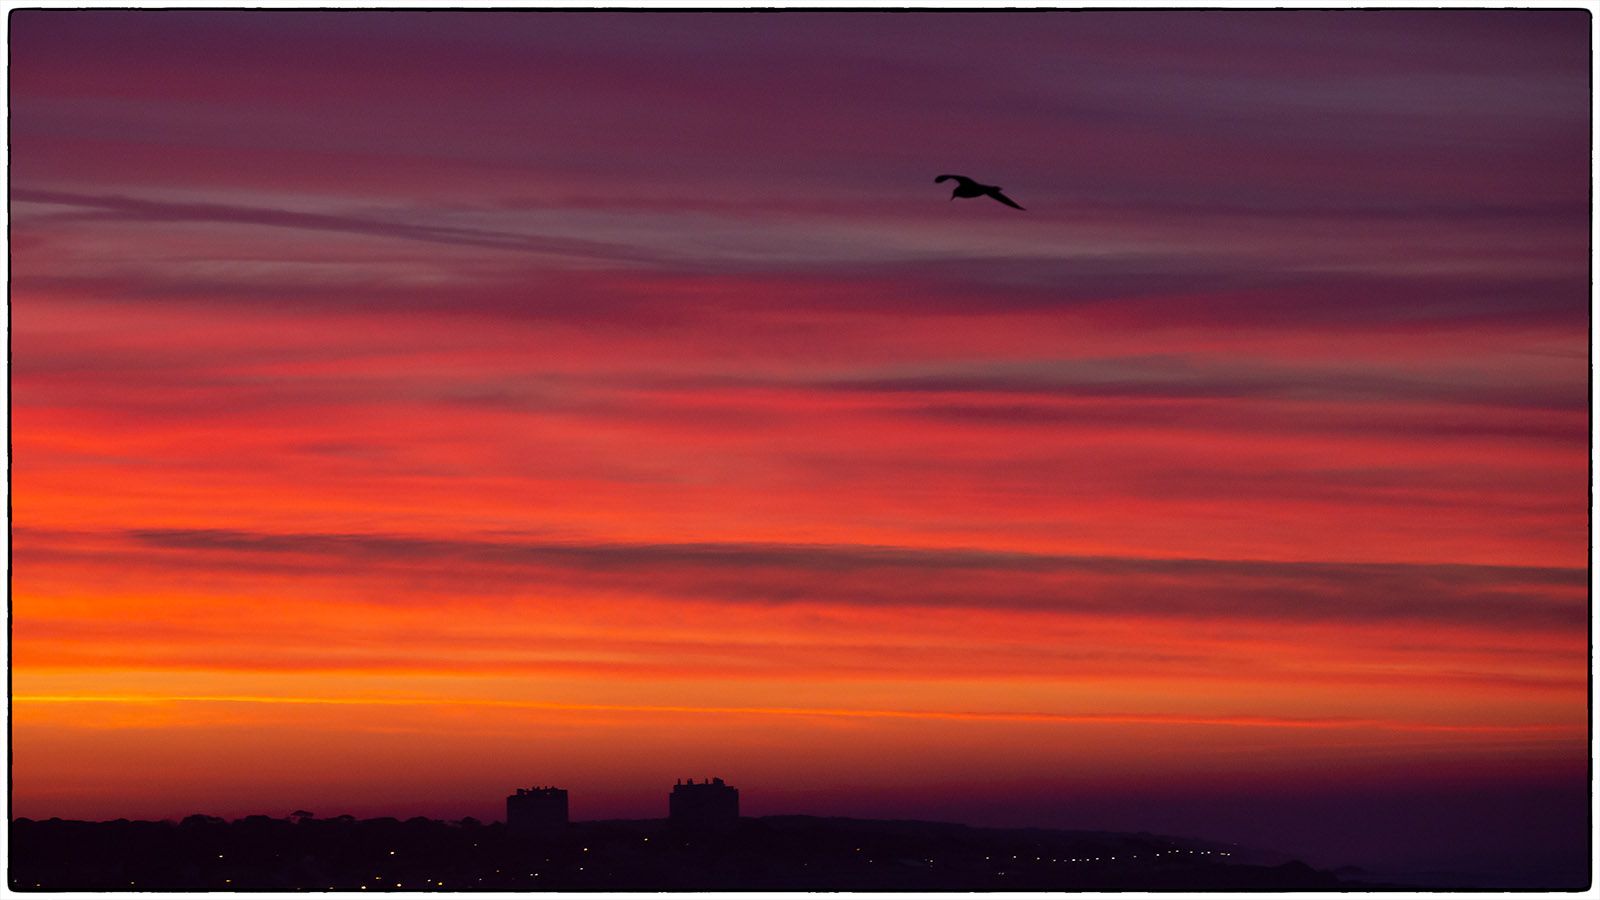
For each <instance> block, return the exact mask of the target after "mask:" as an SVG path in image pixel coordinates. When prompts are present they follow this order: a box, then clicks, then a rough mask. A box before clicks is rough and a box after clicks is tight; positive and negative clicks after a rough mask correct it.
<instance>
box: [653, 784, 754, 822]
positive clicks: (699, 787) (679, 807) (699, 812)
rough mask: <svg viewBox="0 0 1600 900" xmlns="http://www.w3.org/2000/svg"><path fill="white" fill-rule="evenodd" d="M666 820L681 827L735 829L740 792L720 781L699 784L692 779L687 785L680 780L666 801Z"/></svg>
mask: <svg viewBox="0 0 1600 900" xmlns="http://www.w3.org/2000/svg"><path fill="white" fill-rule="evenodd" d="M667 821H668V822H670V823H671V824H672V825H673V826H675V827H680V828H693V829H700V830H707V829H710V830H720V829H726V828H732V827H733V826H734V825H736V824H738V822H739V789H738V788H734V787H729V786H728V785H727V784H725V783H723V781H722V779H721V778H713V779H711V780H710V781H702V782H701V783H699V784H695V782H694V779H693V778H691V779H689V780H688V782H687V783H685V782H682V781H680V782H678V783H677V784H675V785H673V786H672V796H671V797H669V798H668V800H667Z"/></svg>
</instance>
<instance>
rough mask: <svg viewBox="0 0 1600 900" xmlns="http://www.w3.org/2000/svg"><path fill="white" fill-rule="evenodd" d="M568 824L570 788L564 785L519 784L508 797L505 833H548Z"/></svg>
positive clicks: (519, 834) (516, 834) (524, 834)
mask: <svg viewBox="0 0 1600 900" xmlns="http://www.w3.org/2000/svg"><path fill="white" fill-rule="evenodd" d="M566 827H567V792H566V790H565V789H563V788H555V787H536V788H517V792H516V793H515V794H512V795H511V796H509V797H507V798H506V833H508V834H511V835H513V836H523V837H525V836H527V835H537V834H549V833H550V832H553V831H560V830H562V829H564V828H566Z"/></svg>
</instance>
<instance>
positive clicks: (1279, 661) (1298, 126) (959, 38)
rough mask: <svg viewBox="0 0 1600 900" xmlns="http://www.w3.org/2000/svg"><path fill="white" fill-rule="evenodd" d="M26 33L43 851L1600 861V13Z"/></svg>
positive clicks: (30, 756)
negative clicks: (252, 818)
mask: <svg viewBox="0 0 1600 900" xmlns="http://www.w3.org/2000/svg"><path fill="white" fill-rule="evenodd" d="M10 23H11V24H10V42H11V43H10V52H11V67H10V85H11V95H10V114H11V120H10V141H11V156H10V162H11V181H10V184H11V189H10V211H11V254H12V256H11V279H12V281H11V306H10V313H11V343H12V367H11V404H12V405H11V427H12V434H11V439H12V451H13V468H12V495H11V502H12V513H13V518H12V535H11V537H12V548H13V584H12V614H13V629H12V640H13V642H12V661H13V670H12V677H13V682H12V687H13V696H12V703H13V706H12V712H13V728H14V730H13V745H12V746H13V751H14V754H15V756H14V767H13V772H12V774H13V779H14V781H13V794H12V802H13V814H14V815H19V816H30V817H48V816H52V815H59V816H63V817H81V818H114V817H117V816H127V817H130V818H138V817H164V816H181V815H185V814H188V813H193V812H208V813H213V814H219V815H227V816H236V815H246V814H251V813H258V812H266V813H269V814H273V815H281V814H284V813H287V812H288V811H289V810H291V809H295V808H306V809H311V810H313V811H316V812H318V813H323V814H327V815H333V814H338V813H342V812H351V813H357V814H364V815H382V814H388V815H398V816H402V817H404V816H409V815H435V816H444V817H459V816H462V815H475V816H478V817H480V818H485V819H493V818H497V817H499V816H500V814H501V808H500V802H501V798H502V797H503V796H504V795H505V794H506V793H507V792H508V791H509V790H510V789H511V788H514V787H516V786H518V785H525V784H533V783H539V784H561V785H564V786H566V787H568V788H569V789H570V790H571V791H572V808H573V814H574V816H576V817H579V818H593V817H601V816H656V815H661V814H662V811H663V810H664V808H665V794H666V791H667V789H668V787H669V786H670V784H671V783H672V781H673V779H675V778H677V777H687V776H696V777H698V776H702V775H713V774H714V775H720V776H722V777H724V778H727V779H728V780H729V781H730V782H732V783H734V784H736V785H738V786H740V787H741V789H742V790H743V793H744V801H745V811H746V813H748V814H757V815H759V814H768V813H788V812H794V813H827V814H843V815H857V816H868V817H890V816H915V817H924V818H942V819H953V820H958V821H972V822H983V823H994V824H1045V825H1064V826H1072V827H1114V828H1142V829H1148V830H1152V831H1161V830H1166V831H1176V832H1180V833H1189V834H1197V835H1203V836H1209V837H1217V838H1223V839H1240V840H1254V841H1257V842H1258V843H1260V842H1263V841H1265V842H1267V843H1269V844H1271V843H1272V842H1273V841H1276V842H1277V843H1276V845H1277V846H1282V847H1284V848H1285V849H1289V850H1299V851H1300V852H1303V853H1305V854H1308V855H1310V856H1312V857H1317V854H1319V853H1320V854H1322V856H1321V857H1317V858H1319V859H1323V858H1325V859H1328V861H1330V862H1335V863H1337V862H1346V861H1354V860H1355V859H1373V860H1381V859H1388V858H1393V859H1397V860H1398V859H1422V858H1423V857H1427V858H1428V859H1429V860H1430V861H1432V860H1445V859H1454V858H1455V857H1461V858H1477V859H1479V860H1480V861H1482V860H1483V859H1485V858H1490V857H1492V858H1493V860H1494V861H1497V864H1498V862H1502V861H1504V860H1501V857H1506V859H1511V857H1516V858H1517V859H1519V860H1522V861H1523V862H1524V863H1525V862H1526V861H1527V860H1528V859H1530V858H1533V857H1532V856H1530V855H1529V854H1533V855H1534V856H1537V854H1538V853H1541V852H1546V851H1548V852H1549V853H1550V854H1552V855H1551V857H1550V858H1551V860H1554V862H1553V863H1552V864H1560V865H1570V864H1573V860H1574V857H1572V856H1571V854H1570V853H1569V852H1568V851H1569V850H1571V847H1573V846H1575V847H1576V848H1577V850H1576V852H1579V853H1581V852H1583V851H1584V849H1585V847H1586V837H1585V836H1584V834H1583V833H1582V830H1583V829H1584V827H1585V825H1584V823H1585V821H1586V820H1585V816H1586V814H1587V793H1586V791H1587V775H1586V766H1587V760H1588V743H1587V723H1588V712H1587V680H1586V679H1587V672H1588V670H1587V650H1588V635H1587V626H1588V621H1589V619H1588V610H1587V591H1588V573H1587V564H1588V547H1589V539H1588V530H1587V529H1588V513H1589V507H1588V496H1587V491H1588V483H1589V482H1588V479H1589V468H1588V459H1589V434H1590V431H1589V428H1590V418H1589V417H1590V412H1589V399H1588V377H1589V374H1588V359H1587V353H1588V345H1589V321H1590V320H1589V305H1588V278H1589V274H1588V272H1589V269H1588V267H1589V227H1588V224H1589V207H1588V194H1587V192H1588V188H1589V181H1588V178H1589V150H1590V121H1589V110H1590V98H1589V58H1588V57H1589V19H1588V16H1587V15H1585V14H1583V13H1580V12H1573V11H1567V12H1555V11H1497V12H1487V11H1449V12H1383V13H1371V12H1354V11H1352V12H1287V13H1285V12H1228V13H1222V12H1195V13H1178V12H1170V11H1167V12H1160V11H1145V12H1124V13H1109V12H1095V13H1084V12H1077V13H1068V12H1054V13H1031V14H1029V13H1011V14H954V13H945V14H931V13H930V14H918V15H885V14H876V15H874V14H859V13H852V14H816V13H814V14H801V13H794V12H790V13H783V14H776V15H754V14H600V13H581V14H561V13H536V14H527V13H504V12H503V13H483V12H478V13H437V12H435V13H415V14H400V13H392V12H385V13H352V12H342V13H338V12H321V13H289V12H270V13H260V12H255V13H251V12H235V13H217V12H156V11H141V12H109V11H92V12H75V11H64V10H55V11H34V10H19V11H14V12H13V13H12V14H11V17H10ZM945 172H955V173H962V174H967V175H971V176H973V177H976V178H978V179H979V180H982V181H987V182H990V183H997V184H1000V185H1002V186H1003V187H1004V188H1005V189H1006V192H1007V194H1009V195H1010V196H1012V197H1014V198H1015V199H1016V200H1018V201H1019V202H1020V203H1022V204H1023V205H1024V206H1026V207H1027V212H1025V213H1024V212H1017V211H1015V210H1011V209H1007V208H1005V207H1003V206H1000V205H999V204H996V203H993V202H991V201H988V200H985V199H979V200H961V201H955V202H947V200H946V198H947V196H948V184H946V185H935V184H933V177H934V176H935V175H938V174H941V173H945ZM1419 798H1420V799H1419ZM1530 836H1532V837H1530ZM1519 841H1520V842H1521V843H1518V842H1519ZM1563 842H1564V843H1563ZM1557 845H1559V847H1558V849H1559V851H1560V852H1559V853H1557V852H1556V851H1555V850H1551V849H1550V848H1551V847H1556V846H1557ZM1495 853H1499V854H1500V856H1494V854H1495ZM1562 853H1566V854H1567V855H1566V856H1561V855H1560V854H1562ZM1485 854H1488V856H1487V857H1486V856H1485ZM1335 857H1337V858H1335ZM1557 857H1559V859H1558V858H1557ZM1540 858H1541V859H1542V858H1543V857H1540ZM1506 864H1507V865H1511V864H1512V862H1507V863H1506Z"/></svg>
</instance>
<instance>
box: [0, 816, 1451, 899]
mask: <svg viewBox="0 0 1600 900" xmlns="http://www.w3.org/2000/svg"><path fill="white" fill-rule="evenodd" d="M1219 846H1222V845H1215V844H1204V843H1200V842H1194V841H1185V840H1181V839H1176V838H1165V837H1158V836H1154V835H1147V834H1116V833H1105V832H1080V831H1055V830H1046V829H995V828H972V827H968V826H964V825H950V824H940V823H932V822H901V821H877V820H865V819H826V818H813V817H809V816H773V817H768V818H745V819H740V820H738V822H737V824H736V826H735V827H734V828H732V829H731V830H728V831H725V832H722V833H714V834H712V833H692V832H688V833H686V832H685V831H684V830H682V829H681V828H674V827H672V826H671V825H670V824H669V823H668V822H667V820H663V819H643V820H616V821H599V822H577V823H573V824H572V825H569V826H567V827H566V828H564V829H560V830H559V831H558V832H555V833H548V834H538V835H530V836H527V837H517V836H515V835H512V834H510V833H508V832H507V830H506V828H505V826H504V825H501V824H499V823H493V824H482V823H479V822H476V821H474V820H472V819H466V820H462V821H461V822H456V823H445V822H440V821H436V820H432V819H424V818H414V819H408V820H406V821H400V820H398V819H391V818H382V819H365V820H356V819H354V818H351V817H349V816H339V817H336V818H326V819H318V818H315V817H314V816H312V815H310V814H308V813H303V812H301V813H297V814H295V815H294V816H291V817H289V818H284V819H274V818H268V817H267V816H249V817H247V818H244V819H240V820H237V821H234V822H226V821H224V820H222V819H218V818H214V817H210V816H190V817H189V818H187V819H184V820H183V821H182V822H181V823H173V822H135V821H128V820H126V819H118V820H116V821H113V822H79V821H68V820H62V819H49V820H45V821H34V820H29V819H17V820H15V821H13V822H12V823H11V860H10V866H11V868H10V871H9V873H8V876H9V881H10V884H11V887H12V888H13V889H14V890H19V891H35V890H42V891H63V890H73V891H108V890H161V891H198V890H240V891H248V890H271V891H292V890H319V891H321V890H362V889H365V890H369V891H376V890H386V891H395V890H404V891H410V890H444V891H471V890H495V891H508V890H511V891H515V890H564V891H725V890H746V891H749V890H793V891H845V890H848V891H934V890H938V891H1111V890H1148V891H1167V890H1182V891H1284V890H1375V889H1376V890H1382V889H1388V888H1394V889H1400V890H1405V889H1408V888H1405V887H1403V886H1400V885H1384V884H1372V883H1370V882H1360V881H1353V880H1342V879H1340V878H1339V877H1337V876H1335V875H1334V874H1332V873H1329V872H1323V871H1318V870H1316V869H1313V868H1311V867H1310V866H1307V865H1305V864H1304V863H1301V862H1295V861H1291V862H1286V863H1282V864H1278V865H1262V864H1244V863H1240V862H1237V861H1235V858H1234V857H1233V856H1230V855H1226V854H1228V853H1229V851H1227V850H1222V849H1217V848H1218V847H1219ZM1462 887H1465V886H1462Z"/></svg>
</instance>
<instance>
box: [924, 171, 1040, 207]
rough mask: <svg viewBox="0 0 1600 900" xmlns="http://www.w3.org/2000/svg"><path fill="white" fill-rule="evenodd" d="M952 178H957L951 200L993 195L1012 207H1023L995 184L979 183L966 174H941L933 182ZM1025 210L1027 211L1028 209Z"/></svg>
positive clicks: (936, 182)
mask: <svg viewBox="0 0 1600 900" xmlns="http://www.w3.org/2000/svg"><path fill="white" fill-rule="evenodd" d="M951 178H954V179H955V180H956V189H955V190H953V191H951V192H950V199H951V200H954V199H955V198H957V197H993V198H994V199H996V200H999V201H1000V202H1001V203H1004V204H1005V205H1007V206H1009V207H1011V208H1012V209H1022V207H1021V206H1018V205H1017V201H1015V200H1013V199H1011V198H1010V197H1007V196H1006V195H1005V194H1002V193H1000V189H999V188H997V187H995V186H994V185H992V184H979V183H977V182H976V181H973V180H972V179H971V178H968V177H967V176H965V175H940V176H939V177H938V178H935V179H934V180H933V183H934V184H938V183H939V182H941V181H946V180H948V179H951ZM1023 211H1024V212H1026V210H1023Z"/></svg>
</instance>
